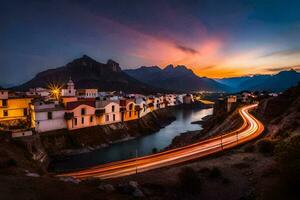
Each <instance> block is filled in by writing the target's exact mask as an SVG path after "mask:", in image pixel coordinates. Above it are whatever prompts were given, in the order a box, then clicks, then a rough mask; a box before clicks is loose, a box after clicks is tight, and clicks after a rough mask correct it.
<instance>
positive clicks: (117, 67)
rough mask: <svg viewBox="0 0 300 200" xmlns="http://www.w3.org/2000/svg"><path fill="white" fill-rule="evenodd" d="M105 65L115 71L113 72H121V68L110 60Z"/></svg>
mask: <svg viewBox="0 0 300 200" xmlns="http://www.w3.org/2000/svg"><path fill="white" fill-rule="evenodd" d="M106 64H107V65H109V66H111V67H112V70H113V71H115V72H120V71H122V70H121V68H120V65H119V63H117V62H116V61H114V60H112V59H109V60H108V61H107V63H106Z"/></svg>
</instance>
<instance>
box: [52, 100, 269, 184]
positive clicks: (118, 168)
mask: <svg viewBox="0 0 300 200" xmlns="http://www.w3.org/2000/svg"><path fill="white" fill-rule="evenodd" d="M256 107H257V104H253V105H248V106H244V107H242V108H240V109H239V114H240V115H241V117H242V118H243V124H242V126H241V127H240V128H238V129H236V130H234V131H232V132H229V133H226V134H223V135H221V136H216V137H213V138H210V139H207V140H204V141H201V142H197V143H194V144H191V145H187V146H184V147H181V148H176V149H172V150H168V151H164V152H161V153H156V154H152V155H148V156H143V157H138V158H135V159H128V160H123V161H116V162H111V163H107V164H102V165H98V166H95V167H92V168H88V169H84V170H80V171H76V172H71V173H65V174H59V175H57V176H60V177H62V176H63V177H65V176H71V177H74V178H77V179H86V178H89V177H96V178H101V179H109V178H115V177H121V176H127V175H130V174H135V173H140V172H144V171H148V170H152V169H157V168H161V167H165V166H170V165H174V164H178V163H182V162H186V161H189V160H193V159H196V158H201V157H204V156H207V155H210V154H213V153H217V152H220V151H223V150H224V149H229V148H232V147H234V146H237V145H239V144H242V143H245V142H247V141H250V140H252V139H254V138H256V137H257V136H259V135H260V134H261V133H262V132H263V131H264V126H263V124H262V123H261V122H260V121H259V120H257V119H256V118H255V117H254V116H252V115H251V114H250V113H249V110H250V109H254V108H256Z"/></svg>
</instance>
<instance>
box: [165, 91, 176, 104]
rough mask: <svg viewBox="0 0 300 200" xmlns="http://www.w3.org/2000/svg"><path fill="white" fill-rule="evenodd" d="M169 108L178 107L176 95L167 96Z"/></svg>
mask: <svg viewBox="0 0 300 200" xmlns="http://www.w3.org/2000/svg"><path fill="white" fill-rule="evenodd" d="M165 99H166V102H167V104H168V105H167V106H175V105H176V95H175V94H167V95H166V96H165Z"/></svg>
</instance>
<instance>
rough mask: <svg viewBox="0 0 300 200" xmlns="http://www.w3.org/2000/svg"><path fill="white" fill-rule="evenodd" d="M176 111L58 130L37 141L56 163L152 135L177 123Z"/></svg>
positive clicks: (170, 108) (171, 108) (164, 111)
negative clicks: (56, 159)
mask: <svg viewBox="0 0 300 200" xmlns="http://www.w3.org/2000/svg"><path fill="white" fill-rule="evenodd" d="M175 109H177V108H175V107H168V108H164V109H160V110H156V111H154V112H151V113H149V114H147V115H146V116H144V117H142V118H140V119H137V120H132V121H127V122H119V123H114V124H109V125H104V126H94V127H89V128H83V129H78V130H72V131H68V130H59V131H54V132H48V133H45V134H41V135H40V137H41V141H42V144H43V146H44V148H45V150H46V152H47V153H48V154H49V155H50V156H51V157H52V158H58V159H59V158H60V157H63V156H66V155H72V154H79V153H86V152H90V151H93V150H96V149H99V148H103V147H107V146H109V145H111V144H113V143H117V142H121V141H126V140H131V139H134V138H137V137H140V136H143V135H149V134H152V133H154V132H156V131H158V130H160V129H161V128H163V127H165V126H167V125H168V124H170V123H171V122H173V121H174V120H176V118H175V116H174V111H175Z"/></svg>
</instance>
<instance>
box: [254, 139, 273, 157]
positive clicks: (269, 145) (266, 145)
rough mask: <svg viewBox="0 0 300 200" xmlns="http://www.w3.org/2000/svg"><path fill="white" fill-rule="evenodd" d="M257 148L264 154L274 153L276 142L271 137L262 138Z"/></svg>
mask: <svg viewBox="0 0 300 200" xmlns="http://www.w3.org/2000/svg"><path fill="white" fill-rule="evenodd" d="M257 148H258V151H259V152H260V153H262V154H273V151H274V143H273V142H272V141H271V140H269V139H262V140H260V141H258V142H257Z"/></svg>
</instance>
